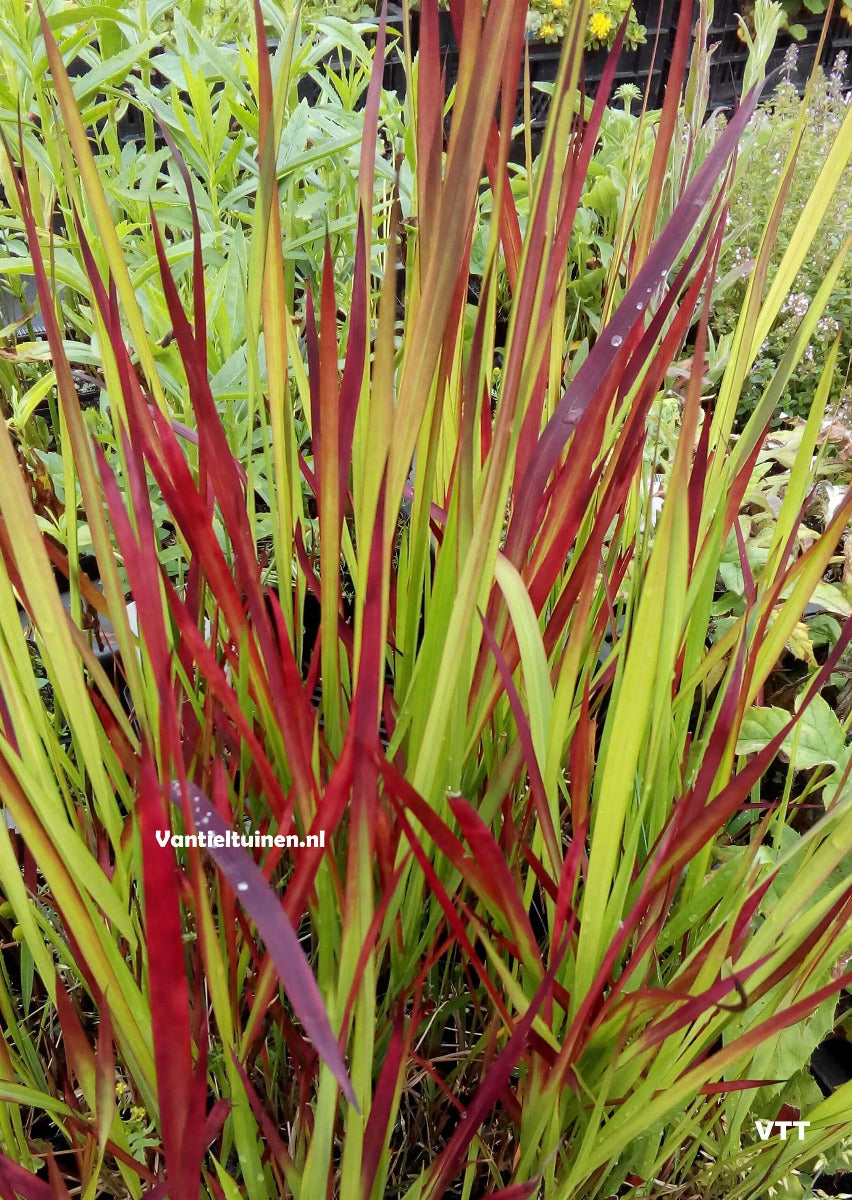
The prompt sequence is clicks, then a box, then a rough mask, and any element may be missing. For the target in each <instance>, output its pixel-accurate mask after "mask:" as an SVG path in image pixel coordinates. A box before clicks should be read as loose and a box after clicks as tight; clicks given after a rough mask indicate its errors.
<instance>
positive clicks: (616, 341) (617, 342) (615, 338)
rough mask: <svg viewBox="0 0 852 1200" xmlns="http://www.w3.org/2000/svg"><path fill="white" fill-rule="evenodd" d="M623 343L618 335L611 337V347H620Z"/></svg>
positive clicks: (622, 339)
mask: <svg viewBox="0 0 852 1200" xmlns="http://www.w3.org/2000/svg"><path fill="white" fill-rule="evenodd" d="M623 341H624V338H623V337H621V335H620V334H618V333H615V334H613V336H612V345H613V346H620V345H621V343H622V342H623Z"/></svg>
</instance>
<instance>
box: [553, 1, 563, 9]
mask: <svg viewBox="0 0 852 1200" xmlns="http://www.w3.org/2000/svg"><path fill="white" fill-rule="evenodd" d="M550 6H551V8H555V9H560V8H564V7H565V0H550Z"/></svg>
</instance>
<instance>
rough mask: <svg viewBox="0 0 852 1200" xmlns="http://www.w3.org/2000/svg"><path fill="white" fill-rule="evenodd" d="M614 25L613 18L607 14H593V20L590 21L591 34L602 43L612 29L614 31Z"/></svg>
mask: <svg viewBox="0 0 852 1200" xmlns="http://www.w3.org/2000/svg"><path fill="white" fill-rule="evenodd" d="M612 25H613V21H612V17H608V16H607V15H606V13H600V12H596V13H592V15H591V18H590V19H589V33H590V34H591V35H592V37H593V38H595V39H596V40H597V41H599V42H602V41H604V39H605V38H606V35H607V34H608V33H609V31H610V29H612Z"/></svg>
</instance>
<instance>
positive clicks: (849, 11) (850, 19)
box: [840, 4, 852, 25]
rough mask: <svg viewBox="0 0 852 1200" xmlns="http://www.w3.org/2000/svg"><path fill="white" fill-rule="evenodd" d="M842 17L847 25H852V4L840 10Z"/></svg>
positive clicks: (845, 5)
mask: <svg viewBox="0 0 852 1200" xmlns="http://www.w3.org/2000/svg"><path fill="white" fill-rule="evenodd" d="M840 15H841V17H842V18H843V20H844V21H845V22H846V24H847V25H852V4H844V5H843V7H842V8H841V10H840Z"/></svg>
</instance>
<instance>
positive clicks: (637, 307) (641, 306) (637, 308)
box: [636, 300, 645, 312]
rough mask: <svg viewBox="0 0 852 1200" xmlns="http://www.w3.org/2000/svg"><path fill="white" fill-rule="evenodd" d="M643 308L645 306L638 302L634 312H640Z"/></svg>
mask: <svg viewBox="0 0 852 1200" xmlns="http://www.w3.org/2000/svg"><path fill="white" fill-rule="evenodd" d="M644 307H645V305H644V304H643V303H642V301H641V300H640V301H639V303H638V304H637V305H636V311H637V312H641V311H642V309H643V308H644Z"/></svg>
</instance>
